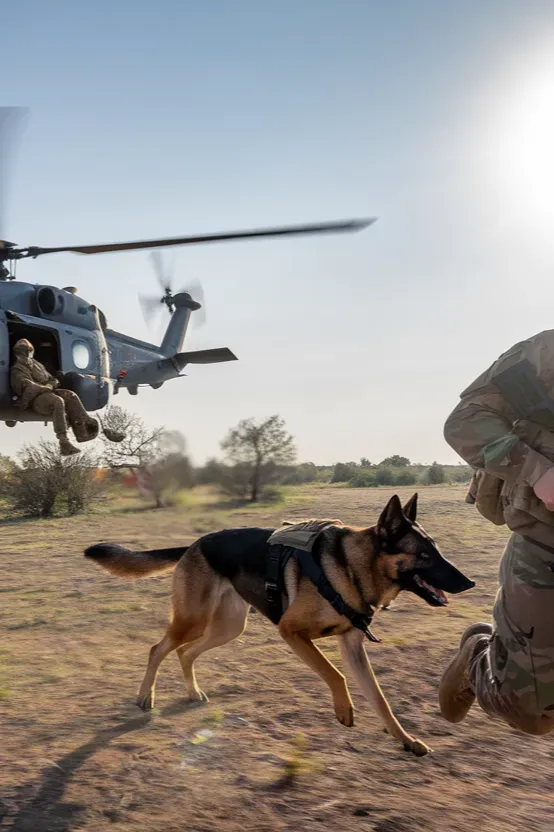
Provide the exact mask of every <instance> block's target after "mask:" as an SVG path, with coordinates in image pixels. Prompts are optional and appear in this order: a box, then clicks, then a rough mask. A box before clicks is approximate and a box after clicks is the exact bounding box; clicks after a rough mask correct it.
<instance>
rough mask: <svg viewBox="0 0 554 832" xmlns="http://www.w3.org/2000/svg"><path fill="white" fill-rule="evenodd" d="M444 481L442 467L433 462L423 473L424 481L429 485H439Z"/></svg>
mask: <svg viewBox="0 0 554 832" xmlns="http://www.w3.org/2000/svg"><path fill="white" fill-rule="evenodd" d="M445 480H446V476H445V473H444V466H443V465H439V463H438V462H433V464H432V465H431V466H430V467H429V468H428V469H427V471H426V472H425V481H426V482H427V483H428V484H429V485H440V484H441V483H443V482H445Z"/></svg>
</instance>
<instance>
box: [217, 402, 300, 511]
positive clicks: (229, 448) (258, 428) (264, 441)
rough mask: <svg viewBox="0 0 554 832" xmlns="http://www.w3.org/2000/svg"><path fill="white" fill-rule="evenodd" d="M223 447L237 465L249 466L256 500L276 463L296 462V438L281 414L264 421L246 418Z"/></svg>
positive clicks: (287, 463) (251, 491)
mask: <svg viewBox="0 0 554 832" xmlns="http://www.w3.org/2000/svg"><path fill="white" fill-rule="evenodd" d="M221 448H222V450H223V451H224V452H225V453H226V455H227V457H228V459H229V460H230V462H232V463H233V464H234V465H241V466H247V468H248V471H249V493H250V501H251V502H253V503H255V502H256V501H257V500H258V499H259V497H260V492H261V489H262V486H263V485H264V482H265V475H266V474H268V473H269V472H270V471H271V470H272V469H274V468H275V466H279V465H292V463H293V462H294V461H295V459H296V448H295V447H294V439H293V437H292V436H291V435H290V434H289V433H288V432H287V430H286V428H285V422H284V420H283V419H281V417H280V416H277V415H274V416H270V417H269V418H268V419H265V420H263V421H261V422H256V421H255V420H254V419H243V420H242V421H241V422H239V424H238V425H237V426H236V427H234V428H232V429H231V430H230V431H229V433H228V434H227V436H226V437H225V439H224V440H223V441H222V442H221Z"/></svg>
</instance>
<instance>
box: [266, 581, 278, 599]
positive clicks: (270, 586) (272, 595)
mask: <svg viewBox="0 0 554 832" xmlns="http://www.w3.org/2000/svg"><path fill="white" fill-rule="evenodd" d="M265 596H266V598H267V600H268V601H269V603H270V604H277V603H278V602H279V599H280V597H281V593H280V592H279V586H278V585H277V584H276V583H275V581H266V582H265Z"/></svg>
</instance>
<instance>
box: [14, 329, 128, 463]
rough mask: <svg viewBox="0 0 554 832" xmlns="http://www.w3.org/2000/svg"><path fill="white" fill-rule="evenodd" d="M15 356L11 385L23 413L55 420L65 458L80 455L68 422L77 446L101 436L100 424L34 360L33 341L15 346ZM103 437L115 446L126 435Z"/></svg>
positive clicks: (76, 397)
mask: <svg viewBox="0 0 554 832" xmlns="http://www.w3.org/2000/svg"><path fill="white" fill-rule="evenodd" d="M13 353H14V362H13V364H12V368H11V373H10V383H11V387H12V390H13V392H14V393H15V395H16V396H17V397H18V401H17V407H18V408H19V409H21V410H29V409H30V410H32V411H33V412H34V413H36V414H37V415H39V416H44V417H45V419H52V421H53V424H54V432H55V434H56V436H57V438H58V442H59V444H60V452H61V454H62V455H63V456H69V455H71V454H77V453H79V450H78V449H77V448H75V447H74V445H72V444H71V442H70V441H69V439H68V436H67V431H68V422H69V427H71V428H72V429H73V433H74V434H75V438H76V440H77V441H78V442H89V441H90V440H92V439H95V438H96V437H97V436H98V429H99V425H98V422H97V420H96V419H93V418H92V416H89V414H88V413H87V411H86V410H85V408H84V407H83V405H82V403H81V400H80V398H79V396H77V395H76V394H75V393H73V392H72V391H71V390H65V389H63V388H62V387H61V385H60V382H59V380H58V379H57V378H54V376H52V375H51V374H50V373H49V372H48V371H47V369H46V368H45V367H44V366H43V365H42V364H41V363H40V362H39V361H36V360H35V359H34V358H33V355H34V348H33V345H32V344H31V342H30V341H28V340H27V339H26V338H22V339H21V340H20V341H18V342H17V343H16V344H15V346H14V349H13ZM104 434H105V435H106V436H107V438H108V439H111V440H112V441H116V442H120V441H122V439H123V438H124V437H123V435H120V434H114V433H113V432H108V431H107V430H104ZM108 434H110V435H108Z"/></svg>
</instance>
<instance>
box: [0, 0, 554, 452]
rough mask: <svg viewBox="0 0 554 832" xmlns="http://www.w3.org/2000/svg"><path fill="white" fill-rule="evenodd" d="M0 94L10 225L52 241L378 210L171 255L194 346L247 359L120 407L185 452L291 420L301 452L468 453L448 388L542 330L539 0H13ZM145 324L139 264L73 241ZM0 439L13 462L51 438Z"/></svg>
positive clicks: (545, 49) (61, 260)
mask: <svg viewBox="0 0 554 832" xmlns="http://www.w3.org/2000/svg"><path fill="white" fill-rule="evenodd" d="M0 10H1V11H2V67H3V69H2V99H3V100H0V104H3V105H24V106H26V107H28V108H29V117H28V120H27V126H26V131H25V133H24V135H23V137H22V139H21V142H20V144H19V147H18V150H17V154H16V156H15V158H14V164H13V166H12V170H11V177H10V187H9V199H8V212H7V217H6V223H5V225H6V227H5V228H4V229H1V230H0V231H1V235H2V236H4V237H6V238H7V239H9V240H15V241H17V242H18V243H20V244H22V245H23V244H36V245H64V244H79V243H87V242H91V243H92V242H104V241H112V240H125V239H140V238H143V237H150V236H152V237H158V236H165V235H177V234H181V233H194V232H209V231H218V230H227V229H238V228H241V227H245V228H248V227H252V226H260V225H270V224H275V223H288V222H304V221H319V220H330V219H335V218H337V219H338V218H343V217H350V216H373V215H376V216H378V217H379V221H378V223H376V224H375V225H374V226H372V227H371V228H370V229H369V230H366V231H364V232H363V233H361V234H358V235H355V236H350V235H344V236H341V237H327V238H304V239H296V240H289V241H283V240H279V241H273V242H270V241H268V242H255V243H235V244H225V245H218V246H206V247H198V248H196V247H194V248H190V249H174V250H172V251H171V252H170V253H169V255H168V256H169V258H175V263H176V266H177V275H178V277H177V279H176V288H179V286H180V285H184V284H186V282H187V279H191V278H194V279H197V278H199V279H201V280H202V282H203V285H204V290H205V294H206V302H207V315H208V320H207V324H206V326H205V327H204V328H203V329H199V330H193V331H192V332H191V334H190V337H189V340H188V344H187V346H188V347H189V348H200V347H208V346H213V347H216V346H229V347H231V348H232V349H233V350H234V351H235V352H236V354H237V355H238V356H239V358H240V361H239V362H236V363H235V364H227V365H222V366H219V367H217V366H216V367H206V368H201V367H198V368H190V369H189V373H190V374H189V376H188V378H186V379H182V380H178V381H174V382H171V383H169V384H167V385H166V386H165V387H163V388H162V389H161V390H159V391H151V390H148V391H146V392H141V393H140V394H139V396H138V397H137V398H132V397H130V396H128V394H127V393H123V394H121V395H120V396H119V397H117V398H116V399H115V403H118V404H121V405H124V406H126V407H129V408H131V409H136V410H137V412H139V413H140V414H141V415H142V416H144V418H145V419H146V420H147V421H148V422H149V423H151V424H160V423H162V424H166V425H167V426H168V427H170V428H177V429H180V430H181V431H182V432H183V433H184V434H185V436H186V437H187V440H188V443H189V448H190V451H191V453H192V455H193V457H194V458H195V460H196V461H199V462H200V461H202V460H203V459H204V458H205V457H206V456H208V455H211V454H214V453H217V452H218V450H219V441H220V439H221V438H222V437H223V435H224V434H225V433H226V431H227V429H228V428H229V427H230V426H232V425H234V424H235V423H236V422H237V421H238V420H239V419H241V418H244V417H249V416H255V417H263V416H267V415H270V414H272V413H280V414H281V415H282V416H283V417H284V418H285V420H286V422H287V425H288V427H289V429H290V431H291V432H292V433H293V434H294V436H295V438H296V441H297V445H298V449H299V455H300V457H301V458H302V459H309V460H313V461H314V462H319V463H331V462H334V461H336V460H339V459H342V460H346V459H359V458H360V457H361V456H365V457H368V458H370V459H371V460H374V461H378V460H379V459H381V458H383V457H384V456H386V455H388V454H390V453H400V454H405V455H407V456H409V457H410V458H412V459H414V460H417V461H431V460H433V459H438V460H439V461H444V462H448V461H455V460H456V459H457V457H456V456H455V455H454V454H453V453H452V452H451V451H450V449H449V448H448V446H447V445H446V443H445V442H444V440H443V437H442V426H443V423H444V420H445V418H446V416H447V415H448V413H449V412H450V410H451V409H452V407H453V406H454V405H455V404H456V401H457V398H458V394H459V392H460V390H461V389H462V388H463V387H464V386H465V385H466V384H467V383H469V382H470V381H471V380H472V379H473V378H474V377H475V376H476V375H477V374H478V373H480V372H481V371H482V370H483V369H484V368H485V367H487V366H488V365H489V364H490V363H491V361H492V360H494V359H495V358H496V357H497V355H498V354H499V353H500V352H502V351H503V350H504V349H506V348H507V347H509V346H510V345H511V344H512V343H513V342H515V341H517V340H519V339H520V338H523V337H526V336H528V335H531V334H533V333H535V332H538V331H540V330H542V329H545V328H550V327H552V325H553V324H554V234H552V221H553V220H554V200H553V198H552V194H553V185H554V161H553V159H554V155H553V151H552V148H553V147H554V4H553V3H552V2H548V1H547V0H544V2H536V1H535V0H526V2H524V3H523V2H521V0H488V1H487V2H483V0H449V1H448V2H445V0H434V1H432V0H418V2H415V0H403V2H401V0H387V2H385V0H381V2H377V1H376V0H281V2H279V3H270V2H266V0H235V2H230V0H227V1H226V2H225V0H203V2H201V3H199V2H189V0H172V2H170V1H169V0H159V1H158V2H156V3H154V2H144V0H133V2H131V0H119V2H113V0H110V2H107V0H95V2H94V3H84V2H82V3H75V2H73V3H72V2H68V1H67V2H61V1H60V0H49V2H48V3H45V2H42V0H19V2H18V3H13V2H10V3H8V2H7V0H0ZM19 277H20V279H28V280H30V281H36V282H39V283H49V282H52V283H58V282H59V283H60V284H61V285H67V284H71V285H75V286H77V287H78V288H79V291H80V294H81V295H82V296H84V297H85V298H87V299H88V300H90V301H91V302H93V303H96V304H98V305H99V306H100V307H101V308H103V310H104V311H105V313H106V315H107V317H108V321H109V323H110V325H111V326H112V327H114V328H116V329H120V330H123V331H125V332H128V333H129V334H132V335H136V336H138V337H147V338H148V337H156V335H157V333H156V331H154V332H150V333H149V332H148V331H147V330H145V325H144V322H143V319H142V316H141V312H140V307H139V304H138V301H137V293H138V292H143V293H151V290H152V289H154V288H155V286H156V284H155V283H154V278H153V274H152V270H151V265H150V263H149V261H148V257H147V256H146V255H145V253H124V254H111V255H101V256H98V257H95V258H86V259H85V258H80V257H78V256H75V255H73V256H72V255H60V256H57V257H51V258H46V257H45V258H44V259H41V260H37V261H34V262H27V263H25V264H23V265H21V266H20V269H19ZM44 433H45V431H44V429H42V428H40V427H38V426H19V427H17V428H16V429H15V430H9V429H7V428H2V429H1V432H0V451H1V452H4V453H13V452H14V450H15V449H16V448H17V447H18V446H19V445H20V444H21V442H23V441H34V440H35V439H36V438H38V437H39V436H40V435H44Z"/></svg>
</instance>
